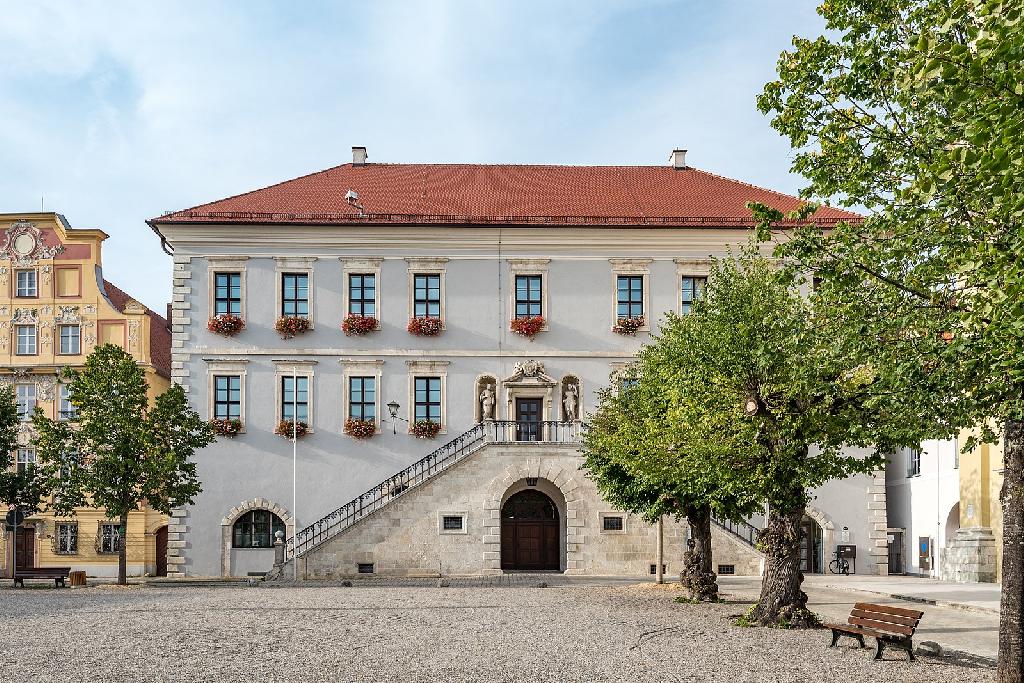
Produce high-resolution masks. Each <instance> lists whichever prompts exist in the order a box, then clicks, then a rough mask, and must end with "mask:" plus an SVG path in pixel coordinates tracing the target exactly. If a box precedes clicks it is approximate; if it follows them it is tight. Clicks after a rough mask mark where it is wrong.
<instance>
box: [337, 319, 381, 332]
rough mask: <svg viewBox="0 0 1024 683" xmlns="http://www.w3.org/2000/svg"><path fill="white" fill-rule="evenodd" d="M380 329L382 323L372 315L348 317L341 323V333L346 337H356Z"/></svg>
mask: <svg viewBox="0 0 1024 683" xmlns="http://www.w3.org/2000/svg"><path fill="white" fill-rule="evenodd" d="M378 329H380V323H379V321H378V320H377V319H376V318H374V317H373V316H372V315H348V316H345V319H344V320H342V321H341V331H342V332H344V333H345V336H346V337H355V336H359V335H361V334H367V333H368V332H373V331H374V330H378Z"/></svg>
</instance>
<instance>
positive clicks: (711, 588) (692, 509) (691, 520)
mask: <svg viewBox="0 0 1024 683" xmlns="http://www.w3.org/2000/svg"><path fill="white" fill-rule="evenodd" d="M686 522H687V524H689V525H690V540H689V541H687V546H688V547H687V550H686V553H685V554H684V555H683V573H682V576H681V577H680V578H681V580H682V582H683V588H685V589H686V591H687V594H688V597H689V598H690V599H691V600H696V601H698V602H716V601H717V600H718V583H717V582H716V578H717V577H716V576H715V573H714V572H713V571H712V570H711V509H710V508H709V507H707V506H701V507H698V506H695V505H690V506H687V508H686ZM691 544H692V545H691Z"/></svg>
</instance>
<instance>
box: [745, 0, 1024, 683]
mask: <svg viewBox="0 0 1024 683" xmlns="http://www.w3.org/2000/svg"><path fill="white" fill-rule="evenodd" d="M818 11H819V13H820V14H821V15H822V17H823V18H824V19H825V22H826V26H827V31H828V32H827V33H826V34H825V35H822V36H819V37H817V38H813V39H804V38H795V39H794V41H793V49H792V50H791V51H788V52H785V53H783V55H782V56H781V57H780V59H779V62H778V67H777V68H778V79H777V80H776V81H774V82H772V83H769V84H767V85H766V86H765V89H764V92H763V93H762V95H761V96H760V98H759V100H758V106H759V108H760V109H761V110H762V111H763V112H765V113H767V114H770V115H771V116H772V125H773V126H774V127H775V128H776V129H777V130H779V131H780V132H782V133H783V134H784V135H786V136H787V137H789V139H790V141H791V144H792V145H793V147H794V148H795V150H796V154H795V160H794V163H793V168H794V170H796V171H797V172H799V173H801V174H802V175H803V176H804V177H805V178H806V179H807V180H808V181H809V184H808V186H807V188H806V189H805V191H804V195H805V196H806V197H808V198H811V199H816V200H829V201H834V202H838V203H840V204H843V205H846V206H860V207H863V208H866V209H867V213H868V217H867V218H866V220H864V221H863V222H859V223H851V224H842V225H838V226H836V227H835V229H834V230H832V231H830V232H828V233H822V232H821V231H820V230H817V229H815V228H813V227H805V228H803V229H801V230H798V231H796V232H795V234H792V235H791V236H790V238H789V239H787V240H785V244H784V246H783V247H781V248H780V251H779V253H780V255H782V256H784V257H787V258H790V259H792V260H793V261H794V262H795V263H796V264H797V265H798V266H800V267H804V268H806V269H809V270H812V271H814V272H815V273H816V274H817V275H818V276H819V277H821V278H822V281H823V285H824V287H823V291H822V299H825V300H827V301H823V302H822V305H823V307H828V308H831V309H832V310H833V311H835V315H836V319H837V320H838V321H840V322H841V323H842V324H837V326H836V327H837V330H838V333H840V334H842V335H843V336H844V337H845V338H846V339H847V340H850V339H857V340H858V341H857V342H856V343H853V342H849V341H848V342H847V343H848V346H849V347H850V349H851V350H852V351H853V352H854V353H858V354H860V355H862V356H864V357H868V356H872V357H873V358H872V362H873V364H874V366H875V367H876V368H878V372H879V373H880V374H881V375H883V376H899V377H901V378H902V382H903V385H904V386H906V387H907V388H908V389H909V390H910V391H914V388H913V387H914V385H915V384H916V383H917V382H918V381H919V380H920V381H921V382H924V383H929V384H931V385H933V387H934V389H935V391H936V393H937V396H938V398H937V399H932V400H931V401H927V400H926V401H925V402H924V403H923V404H922V405H920V406H919V409H918V413H919V417H922V418H930V419H931V421H932V422H933V431H934V435H935V436H942V435H946V434H952V433H955V431H956V429H957V428H959V427H968V426H971V425H976V424H985V425H987V424H988V420H990V419H991V420H992V421H993V423H994V424H995V425H996V427H997V431H993V430H990V429H987V428H986V429H985V430H983V434H982V437H983V438H985V439H987V440H993V439H995V438H996V436H997V433H1001V438H1002V440H1003V445H1004V450H1003V453H1004V482H1003V489H1002V492H1001V495H1000V500H1001V504H1002V507H1003V543H1004V549H1003V560H1002V562H1003V567H1002V577H1003V586H1002V604H1001V609H1000V645H999V670H998V678H999V680H1000V681H1003V682H1007V681H1014V682H1019V681H1021V680H1024V614H1022V612H1024V600H1022V596H1024V501H1022V497H1024V493H1022V492H1024V272H1022V270H1021V265H1020V254H1021V253H1022V252H1024V230H1022V218H1024V172H1022V171H1024V85H1022V84H1024V22H1022V21H1021V11H1022V9H1021V6H1020V4H1019V3H1008V2H1000V1H998V0H941V1H940V0H830V1H829V2H827V3H824V4H823V5H821V7H820V8H819V10H818ZM762 217H763V218H765V219H766V220H767V221H772V220H777V219H778V216H777V215H771V212H763V213H762ZM894 383H895V382H894ZM917 395H919V394H915V396H917ZM971 445H972V444H970V443H968V444H967V447H970V446H971Z"/></svg>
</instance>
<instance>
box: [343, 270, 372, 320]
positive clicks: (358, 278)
mask: <svg viewBox="0 0 1024 683" xmlns="http://www.w3.org/2000/svg"><path fill="white" fill-rule="evenodd" d="M348 313H349V315H362V316H366V317H367V318H373V317H374V316H376V315H377V276H376V275H374V274H373V273H349V275H348Z"/></svg>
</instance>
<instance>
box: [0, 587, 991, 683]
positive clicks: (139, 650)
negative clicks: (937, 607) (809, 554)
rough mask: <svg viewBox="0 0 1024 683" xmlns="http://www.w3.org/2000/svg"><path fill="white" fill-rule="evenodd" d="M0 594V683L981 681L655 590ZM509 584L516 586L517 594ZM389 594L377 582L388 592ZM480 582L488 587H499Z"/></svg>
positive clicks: (969, 671)
mask: <svg viewBox="0 0 1024 683" xmlns="http://www.w3.org/2000/svg"><path fill="white" fill-rule="evenodd" d="M534 580H535V577H517V578H514V579H509V580H508V581H507V582H505V583H498V584H496V585H492V586H491V587H471V586H467V587H459V588H454V587H442V588H438V587H437V584H436V582H437V580H436V579H435V580H433V585H432V586H431V585H429V584H417V585H418V586H427V587H403V586H393V587H390V588H383V587H367V586H365V585H364V584H359V585H358V586H356V587H327V586H316V587H301V588H295V587H281V588H274V589H268V588H264V587H254V588H249V587H241V586H225V587H184V586H183V587H167V586H132V587H128V588H120V587H114V586H98V587H90V588H82V589H66V590H55V589H52V588H44V587H42V586H40V587H39V588H36V589H28V590H9V589H8V590H0V615H2V624H3V633H4V638H3V640H4V647H3V648H0V681H86V680H87V681H90V682H91V681H430V682H431V683H434V682H440V681H560V682H561V681H588V682H590V681H615V682H616V683H623V682H629V681H651V682H654V681H657V682H659V683H661V682H664V681H759V682H769V681H779V682H782V681H786V682H791V681H822V680H844V681H867V682H871V681H879V682H882V681H885V682H889V681H923V680H942V681H943V683H954V682H958V681H992V680H993V678H994V676H993V671H992V670H991V668H989V667H986V666H980V665H978V664H976V663H973V662H971V661H967V660H961V661H950V660H947V659H929V658H920V659H919V660H918V662H916V663H914V664H911V663H908V662H906V661H904V656H903V655H902V653H900V652H892V653H891V654H890V653H888V652H887V654H886V656H887V661H883V662H874V661H872V660H871V652H869V651H867V650H859V649H856V648H853V647H841V648H836V649H829V648H828V647H827V644H828V641H829V636H828V633H827V632H822V631H813V632H794V631H779V630H772V629H744V628H738V627H735V626H733V625H732V623H731V621H732V617H733V616H735V615H738V614H739V613H741V612H742V611H743V610H744V609H745V608H746V604H745V603H741V602H732V603H725V604H718V605H687V604H678V603H675V602H674V601H673V597H674V595H675V594H676V593H675V592H674V591H673V590H672V589H669V588H666V587H655V586H653V585H652V584H644V585H639V586H634V585H630V586H627V585H623V584H622V583H616V584H611V585H579V584H576V583H575V582H571V583H570V582H564V583H563V582H561V581H559V580H558V579H555V580H554V581H552V582H551V587H549V588H543V589H542V588H538V587H536V586H535V585H527V584H528V583H530V582H533V581H534ZM517 584H518V585H517ZM392 585H393V584H392ZM496 586H502V587H500V588H498V587H496Z"/></svg>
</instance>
